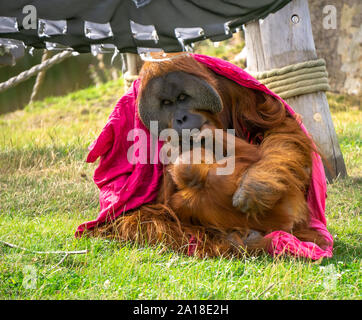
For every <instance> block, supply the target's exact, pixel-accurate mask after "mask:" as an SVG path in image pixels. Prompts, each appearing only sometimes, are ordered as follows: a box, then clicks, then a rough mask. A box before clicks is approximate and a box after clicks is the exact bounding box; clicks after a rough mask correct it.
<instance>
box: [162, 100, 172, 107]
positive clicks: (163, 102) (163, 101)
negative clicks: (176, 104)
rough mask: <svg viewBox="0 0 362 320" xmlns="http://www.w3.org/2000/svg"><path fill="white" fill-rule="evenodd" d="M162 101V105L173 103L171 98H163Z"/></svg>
mask: <svg viewBox="0 0 362 320" xmlns="http://www.w3.org/2000/svg"><path fill="white" fill-rule="evenodd" d="M161 103H162V105H164V106H168V105H170V104H171V101H170V100H167V99H165V100H162V101H161Z"/></svg>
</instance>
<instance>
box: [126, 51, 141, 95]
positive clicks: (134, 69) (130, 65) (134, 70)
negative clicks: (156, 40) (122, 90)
mask: <svg viewBox="0 0 362 320" xmlns="http://www.w3.org/2000/svg"><path fill="white" fill-rule="evenodd" d="M126 60H127V72H126V73H125V75H124V78H125V80H126V87H127V89H128V88H129V87H130V86H131V85H132V82H133V81H134V80H135V79H137V77H138V73H139V71H140V69H141V66H142V63H143V62H142V60H141V58H140V57H139V55H138V54H135V53H127V54H126Z"/></svg>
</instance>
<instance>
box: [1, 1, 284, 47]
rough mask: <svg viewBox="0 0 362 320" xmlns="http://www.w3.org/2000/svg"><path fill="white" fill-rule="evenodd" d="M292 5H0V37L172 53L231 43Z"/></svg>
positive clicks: (45, 44) (35, 44)
mask: <svg viewBox="0 0 362 320" xmlns="http://www.w3.org/2000/svg"><path fill="white" fill-rule="evenodd" d="M290 1H291V0H254V1H249V0H102V1H99V0H47V1H44V0H18V1H9V0H0V38H10V39H17V40H22V41H23V42H24V44H25V45H28V46H33V47H35V48H44V47H46V48H47V49H64V48H66V47H68V48H69V47H71V48H73V49H74V50H76V51H78V52H90V51H94V50H98V51H99V52H102V51H104V52H107V51H109V52H110V51H111V50H113V49H115V48H117V50H119V51H120V52H132V53H142V51H143V50H144V48H161V49H163V50H164V51H165V52H176V51H181V50H183V49H184V46H185V45H187V44H190V43H192V42H195V41H199V40H203V39H211V40H213V41H221V40H225V39H227V38H230V37H231V36H232V32H235V31H236V30H238V28H240V27H241V26H242V25H243V24H245V23H247V22H249V21H252V20H255V19H262V18H265V17H266V16H267V15H268V14H269V13H272V12H276V11H278V10H279V9H281V8H282V7H283V6H285V5H286V4H287V3H289V2H290ZM34 12H35V14H36V16H35V17H34ZM32 15H33V16H32ZM35 19H36V20H35ZM101 44H103V45H102V46H100V45H101Z"/></svg>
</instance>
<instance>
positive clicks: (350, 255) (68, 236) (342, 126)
mask: <svg viewBox="0 0 362 320" xmlns="http://www.w3.org/2000/svg"><path fill="white" fill-rule="evenodd" d="M122 93H123V89H122V82H121V81H114V82H109V83H106V84H104V85H101V86H100V87H97V88H95V87H94V88H88V89H85V90H81V91H79V92H75V93H72V94H69V95H67V96H65V97H61V98H48V99H46V100H44V101H42V102H37V103H36V104H35V105H33V106H31V107H30V106H28V107H27V108H26V109H25V110H23V111H17V112H14V113H10V114H7V115H4V116H1V117H0V239H1V240H3V241H7V242H10V243H13V244H17V245H19V246H21V247H25V248H28V249H30V250H33V251H34V250H36V251H54V250H63V251H69V250H82V249H88V253H87V254H84V255H70V256H68V257H67V258H65V259H64V260H63V261H62V259H63V257H64V256H63V255H62V254H35V253H32V252H25V251H22V250H19V249H16V248H10V247H7V246H4V245H2V244H0V299H360V298H361V246H360V243H361V227H360V226H361V221H360V208H361V194H362V192H361V191H362V190H361V185H362V184H361V177H362V165H361V164H362V163H361V162H362V154H361V148H362V141H361V131H362V128H361V126H362V125H361V123H362V121H361V120H362V112H361V111H360V110H359V108H356V107H355V106H353V105H351V106H348V105H345V106H343V108H342V107H341V106H340V104H341V101H344V100H343V99H342V100H341V98H339V97H337V96H334V95H329V99H330V103H331V109H332V115H333V120H334V124H335V127H336V131H337V134H338V137H339V141H340V143H341V148H342V151H343V154H344V157H345V161H346V165H347V169H348V173H349V178H347V179H345V180H338V181H336V183H334V184H333V185H329V193H328V199H327V220H328V228H329V230H330V231H331V233H332V234H333V235H334V236H335V239H336V240H335V249H334V257H333V258H332V259H325V260H323V261H322V263H321V264H316V263H311V262H309V261H306V260H300V259H293V258H282V259H278V260H273V259H272V258H271V257H269V256H267V255H264V256H262V257H259V258H247V259H242V260H236V259H233V260H227V259H223V258H218V259H204V260H199V259H196V258H193V257H186V256H181V255H178V254H175V253H173V252H162V253H161V252H160V251H162V250H160V249H161V248H151V247H145V248H142V247H139V246H136V245H132V244H130V243H117V242H112V241H105V240H100V239H92V238H81V239H75V238H74V231H75V230H76V227H77V226H78V225H79V224H80V223H82V222H84V221H87V220H91V219H94V218H95V217H96V216H97V214H98V209H99V204H98V190H97V188H96V186H95V184H94V183H93V181H92V175H93V172H94V169H95V168H96V165H97V164H86V163H85V161H84V160H85V157H86V155H87V146H88V145H89V144H90V143H91V142H92V141H93V140H94V139H95V138H96V137H97V136H98V134H99V133H100V130H101V129H102V127H103V126H104V124H105V122H106V119H107V117H108V115H109V113H110V112H111V110H112V108H113V106H114V105H115V103H116V101H117V99H118V98H119V97H120V96H121V95H122ZM333 99H334V100H333ZM337 99H339V102H338V103H339V105H336V104H334V102H335V101H336V100H337ZM29 270H30V271H29ZM32 272H33V273H34V274H33V276H35V277H34V279H36V281H35V282H27V280H28V279H29V276H30V275H31V274H32ZM27 284H33V285H34V287H32V286H30V287H29V285H27Z"/></svg>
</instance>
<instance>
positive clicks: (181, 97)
mask: <svg viewBox="0 0 362 320" xmlns="http://www.w3.org/2000/svg"><path fill="white" fill-rule="evenodd" d="M186 98H187V96H186V94H183V93H181V94H180V95H179V96H178V97H177V100H178V101H184V100H185V99H186Z"/></svg>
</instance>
